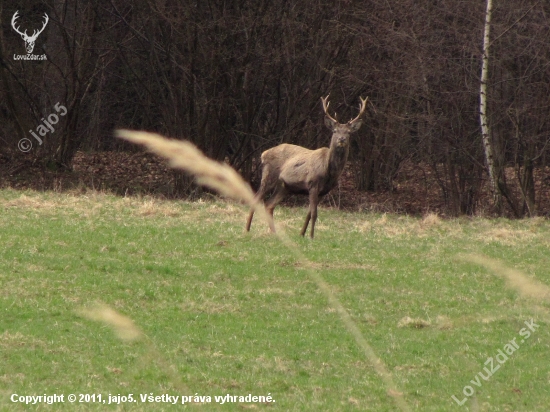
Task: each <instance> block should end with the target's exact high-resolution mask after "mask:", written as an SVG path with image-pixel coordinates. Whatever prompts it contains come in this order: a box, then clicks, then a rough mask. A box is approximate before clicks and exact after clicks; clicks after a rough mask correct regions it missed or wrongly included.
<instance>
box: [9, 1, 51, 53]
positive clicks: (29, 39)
mask: <svg viewBox="0 0 550 412" xmlns="http://www.w3.org/2000/svg"><path fill="white" fill-rule="evenodd" d="M18 13H19V10H18V11H16V12H15V13H14V15H13V17H12V19H11V26H12V27H13V29H14V30H15V31H16V32H17V33H19V34H20V35H21V38H22V39H23V40H24V41H25V48H26V49H27V54H31V53H32V51H33V50H34V42H35V41H36V39H37V38H38V35H39V34H40V33H42V32H43V31H44V29H45V28H46V25H47V24H48V21H49V20H50V18H49V17H48V15H47V14H46V13H44V23H43V24H42V28H41V29H40V30H34V31H33V33H32V36H29V35H28V34H27V30H25V31H24V32H21V31H20V30H19V27H16V25H15V22H16V20H17V19H18V17H19V16H18Z"/></svg>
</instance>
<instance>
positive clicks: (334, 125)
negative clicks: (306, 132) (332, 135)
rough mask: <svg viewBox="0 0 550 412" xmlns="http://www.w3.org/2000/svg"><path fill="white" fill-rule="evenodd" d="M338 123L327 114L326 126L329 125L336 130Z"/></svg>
mask: <svg viewBox="0 0 550 412" xmlns="http://www.w3.org/2000/svg"><path fill="white" fill-rule="evenodd" d="M337 124H338V123H337V122H335V121H334V119H331V118H330V117H328V116H325V126H326V127H328V128H329V129H330V130H334V129H335V128H336V125H337Z"/></svg>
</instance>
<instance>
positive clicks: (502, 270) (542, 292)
mask: <svg viewBox="0 0 550 412" xmlns="http://www.w3.org/2000/svg"><path fill="white" fill-rule="evenodd" d="M464 259H465V260H468V261H470V262H473V263H476V264H478V265H481V266H484V267H485V268H487V269H489V270H490V271H492V272H493V273H494V274H495V275H497V276H501V277H503V278H505V279H506V282H507V285H508V286H509V287H510V288H512V289H515V290H517V291H518V292H519V294H520V295H521V296H522V297H524V298H531V299H534V300H537V301H546V302H550V287H548V286H546V285H545V284H543V283H541V282H539V281H538V280H536V279H532V278H530V277H528V276H527V275H525V274H524V273H522V272H520V271H519V270H516V269H511V268H509V267H506V266H505V265H503V264H502V263H500V262H499V261H497V260H494V259H491V258H488V257H486V256H481V255H467V256H465V257H464Z"/></svg>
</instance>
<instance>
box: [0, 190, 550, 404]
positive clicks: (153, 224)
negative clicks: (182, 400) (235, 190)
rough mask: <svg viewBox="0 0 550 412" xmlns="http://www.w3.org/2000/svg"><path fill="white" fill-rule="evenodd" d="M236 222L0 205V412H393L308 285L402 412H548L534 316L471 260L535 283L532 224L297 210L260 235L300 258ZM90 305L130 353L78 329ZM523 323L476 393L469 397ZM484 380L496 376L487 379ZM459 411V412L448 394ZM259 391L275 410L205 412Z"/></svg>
mask: <svg viewBox="0 0 550 412" xmlns="http://www.w3.org/2000/svg"><path fill="white" fill-rule="evenodd" d="M246 211H247V209H246V208H245V207H241V206H238V205H235V204H231V203H225V202H222V201H218V202H199V203H185V202H168V201H159V200H152V199H138V198H117V197H114V196H109V195H104V194H97V193H90V194H87V195H79V196H76V195H70V194H57V193H35V192H25V193H22V192H17V191H12V190H3V191H0V311H1V315H0V410H2V411H4V410H7V411H11V410H176V409H181V408H182V406H181V405H179V406H178V407H176V406H171V405H169V404H164V403H141V402H134V403H131V404H129V403H126V404H121V405H109V406H107V405H104V404H98V403H78V402H77V403H76V404H71V403H69V402H67V401H66V402H65V403H62V404H56V405H51V406H48V405H45V404H40V405H34V406H31V405H29V406H25V405H22V404H20V403H12V402H11V401H10V397H11V395H12V394H19V395H42V394H65V400H66V397H67V395H68V394H71V393H73V394H81V393H82V394H102V395H103V399H107V398H108V395H109V394H112V395H118V394H120V395H127V394H130V393H132V394H133V397H134V399H136V400H138V401H139V394H150V393H153V394H155V395H162V394H169V395H180V396H181V395H186V396H193V395H195V394H198V395H203V396H211V397H212V402H211V403H209V404H205V405H202V406H187V407H186V408H187V409H193V408H200V409H201V410H208V411H211V410H220V411H238V410H243V409H244V410H246V409H251V410H273V411H275V410H280V411H348V410H350V411H353V410H361V411H363V410H369V411H395V410H397V406H396V404H395V402H394V400H393V398H392V397H391V396H390V395H388V393H387V392H388V388H387V387H386V386H385V385H384V383H383V380H382V379H381V378H380V376H379V375H378V374H377V373H376V371H375V369H374V367H373V365H372V364H371V363H370V361H369V360H368V359H367V358H366V357H365V354H364V351H363V350H362V349H361V348H360V347H359V346H358V345H357V344H356V341H355V339H354V338H353V336H352V335H351V334H350V333H349V332H348V331H347V329H346V327H345V325H344V324H343V323H342V321H341V319H340V317H339V316H338V313H337V312H336V311H335V310H334V309H333V308H332V307H331V306H330V305H329V304H328V302H327V298H326V296H325V295H324V294H323V293H322V292H321V291H320V290H319V289H318V287H317V285H316V283H315V282H314V281H313V279H312V278H311V276H310V274H309V272H308V271H309V270H315V271H316V272H317V273H319V274H321V275H322V276H323V278H324V279H325V281H326V282H327V283H328V284H329V285H330V287H331V289H332V291H333V292H334V294H335V295H336V296H337V297H338V299H340V301H341V303H342V304H343V305H344V307H345V308H346V309H347V311H348V312H349V314H350V315H351V317H352V319H353V320H354V321H355V323H356V324H357V325H358V327H359V329H360V331H361V333H362V334H363V336H364V337H365V339H366V340H367V342H368V343H369V345H370V346H371V347H372V349H373V350H374V352H375V354H376V355H377V356H378V357H379V358H380V359H381V360H382V362H383V363H384V364H385V366H386V368H387V369H388V370H389V371H390V373H391V374H392V377H393V380H394V382H395V383H396V385H397V387H398V389H399V390H400V391H401V392H402V393H403V396H404V399H405V401H406V402H407V404H408V405H409V406H410V408H411V409H412V410H418V411H447V410H449V411H452V410H480V411H547V409H548V405H549V404H550V389H549V385H548V383H549V381H550V366H549V365H550V362H548V353H550V351H549V343H550V339H549V338H550V328H549V324H550V323H549V319H550V318H549V316H548V313H549V312H548V309H549V304H548V302H543V301H531V300H527V299H525V298H522V297H520V296H519V295H518V293H517V292H516V291H515V290H513V289H510V288H508V287H507V286H506V282H505V281H504V280H503V279H502V278H500V277H498V276H495V275H494V274H493V273H490V272H489V271H488V270H487V269H485V268H483V267H480V266H478V265H476V264H474V263H471V262H469V261H468V260H467V259H464V257H463V256H464V255H467V254H469V253H476V254H483V255H486V256H488V257H491V258H493V259H498V260H499V261H500V262H501V263H503V264H504V265H506V266H507V267H510V268H515V269H517V270H520V271H522V272H524V273H526V274H527V275H528V276H530V277H533V278H536V279H537V280H539V281H540V282H542V283H544V284H547V285H550V269H549V268H550V253H549V251H550V223H549V222H548V221H547V220H544V219H530V220H520V221H509V220H504V219H499V220H488V219H481V218H479V219H478V218H476V219H456V220H448V221H447V220H440V219H437V218H434V217H433V216H429V217H427V218H425V219H417V218H411V217H405V216H392V215H375V214H364V213H344V212H339V211H334V210H327V209H321V210H320V212H319V220H318V224H317V226H316V229H317V230H316V238H315V240H313V241H311V240H309V239H307V238H306V239H303V238H301V237H299V236H298V232H299V230H300V228H301V224H302V220H303V218H304V216H305V209H287V208H278V209H277V210H276V213H275V220H276V222H277V223H278V224H281V225H282V226H283V227H285V229H286V231H287V233H288V234H289V236H290V237H291V239H293V241H295V242H296V243H297V245H298V247H299V248H300V249H301V251H302V252H303V253H304V254H305V256H306V257H307V259H308V260H309V263H307V262H303V261H300V260H298V259H297V258H296V257H295V255H294V254H292V253H291V252H290V251H289V250H287V249H286V248H285V247H284V246H283V245H282V244H281V242H280V241H279V240H278V239H277V238H276V237H275V236H272V235H270V234H268V233H267V229H266V226H265V225H264V224H262V223H261V222H260V221H259V220H255V221H254V223H253V226H252V231H251V233H244V232H243V227H244V221H245V218H246ZM97 302H100V303H103V304H106V305H108V306H109V307H110V308H112V309H114V310H116V311H117V312H119V313H120V314H122V315H125V316H127V317H129V318H131V319H132V320H133V322H134V323H135V325H136V326H137V327H138V328H139V329H140V330H141V331H142V332H143V334H144V336H143V337H142V338H141V339H138V340H135V341H125V340H121V339H119V338H118V337H117V335H116V334H115V333H114V331H113V329H112V328H111V327H110V326H109V325H106V324H104V323H101V322H96V321H93V320H90V319H88V318H87V317H85V316H82V310H83V308H86V307H88V306H89V305H92V304H94V303H97ZM531 318H533V319H534V320H535V323H537V324H538V325H540V327H539V328H538V330H536V332H534V333H532V335H531V337H529V339H525V341H524V342H523V343H521V344H520V346H519V349H517V351H516V352H514V353H513V354H512V355H510V357H509V359H508V360H507V361H506V363H504V364H503V365H502V366H501V367H500V369H499V370H498V371H497V372H496V373H495V374H494V375H493V376H491V377H490V378H489V379H488V380H487V381H484V380H482V379H481V386H480V387H477V386H475V385H473V384H472V383H470V381H471V380H474V379H475V377H476V375H477V374H478V372H482V373H483V368H484V367H485V366H486V365H484V363H485V362H486V360H487V358H488V357H491V356H492V357H494V356H495V355H496V354H497V353H498V350H499V349H502V348H503V347H504V345H506V344H507V343H508V342H509V341H510V340H512V339H513V338H518V339H517V340H518V341H519V332H520V330H521V329H522V328H523V327H525V325H524V322H525V321H527V320H530V319H531ZM495 364H496V363H495ZM466 385H469V386H472V387H473V389H475V396H474V397H471V398H468V400H467V402H466V403H465V404H464V405H463V406H458V405H457V404H456V403H455V402H454V401H453V400H452V398H451V396H452V395H455V396H456V397H457V398H458V399H459V400H461V399H463V398H464V397H465V396H464V395H463V393H462V392H463V388H464V387H465V386H466ZM228 393H229V394H231V395H243V396H244V395H248V394H249V393H250V394H252V395H256V396H259V395H263V396H266V395H268V394H271V396H272V397H273V399H274V400H275V401H276V402H275V403H270V404H262V403H226V404H224V405H219V404H217V403H215V400H214V396H219V395H222V396H223V395H226V394H228Z"/></svg>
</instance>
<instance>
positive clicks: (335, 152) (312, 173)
mask: <svg viewBox="0 0 550 412" xmlns="http://www.w3.org/2000/svg"><path fill="white" fill-rule="evenodd" d="M327 98H328V96H327V97H326V98H324V99H322V100H323V107H324V109H325V113H326V117H325V124H326V126H327V127H328V128H329V129H331V130H332V138H331V141H330V147H322V148H320V149H317V150H309V149H306V148H305V147H301V146H296V145H293V144H286V143H285V144H281V145H279V146H276V147H273V148H271V149H268V150H266V151H265V152H263V153H262V156H261V161H262V181H261V184H260V189H259V190H258V193H257V194H256V200H263V199H264V197H265V196H266V194H268V193H270V192H273V195H272V196H271V198H270V199H269V201H268V202H267V203H266V209H267V211H268V213H270V214H271V216H273V210H274V209H275V207H276V206H277V205H278V204H279V203H280V202H281V201H282V200H283V199H284V198H285V196H286V195H288V194H300V195H309V211H308V214H307V216H306V220H305V223H304V226H303V227H302V231H301V235H302V236H304V234H305V233H306V230H307V227H308V224H309V221H310V220H311V238H313V235H314V230H315V221H316V220H317V205H318V204H319V200H320V198H321V197H323V196H324V195H326V194H327V193H328V192H330V190H331V189H332V188H333V187H334V186H336V184H337V183H338V178H339V177H340V175H341V174H342V171H343V170H344V166H345V164H346V162H347V159H348V155H349V135H350V134H351V133H353V132H355V131H357V130H359V127H361V120H360V117H361V116H362V114H363V113H364V111H365V108H366V103H367V100H368V99H365V100H363V99H361V107H360V111H359V115H358V116H357V117H356V118H355V119H353V120H351V121H349V122H348V123H346V124H340V123H338V122H337V121H336V120H335V119H334V118H332V117H331V116H330V115H329V114H328V110H327V109H328V104H327V102H326V100H327ZM253 216H254V210H251V211H250V214H249V216H248V220H247V222H246V230H247V231H249V230H250V225H251V224H252V218H253ZM270 228H271V231H273V232H275V227H274V225H273V223H271V225H270Z"/></svg>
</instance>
